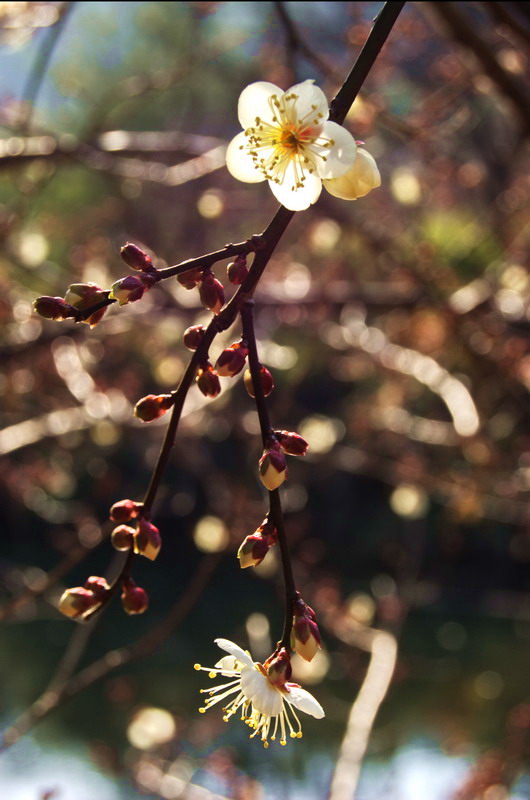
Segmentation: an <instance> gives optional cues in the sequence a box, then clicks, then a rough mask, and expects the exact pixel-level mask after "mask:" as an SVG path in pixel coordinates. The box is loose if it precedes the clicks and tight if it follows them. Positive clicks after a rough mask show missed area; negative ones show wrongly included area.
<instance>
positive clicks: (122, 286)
mask: <svg viewBox="0 0 530 800" xmlns="http://www.w3.org/2000/svg"><path fill="white" fill-rule="evenodd" d="M148 288H149V286H147V285H146V283H145V280H142V278H140V276H137V275H126V276H125V278H120V279H119V280H118V281H115V282H114V283H113V284H112V286H111V287H110V294H109V297H110V298H111V299H112V300H117V301H118V303H119V304H120V306H124V305H125V304H126V303H134V302H135V300H140V298H141V297H143V295H144V293H145V292H146V290H147V289H148Z"/></svg>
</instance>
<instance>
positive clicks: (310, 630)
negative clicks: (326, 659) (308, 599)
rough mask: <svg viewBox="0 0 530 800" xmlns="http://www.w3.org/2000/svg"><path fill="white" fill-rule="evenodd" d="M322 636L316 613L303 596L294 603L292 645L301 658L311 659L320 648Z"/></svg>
mask: <svg viewBox="0 0 530 800" xmlns="http://www.w3.org/2000/svg"><path fill="white" fill-rule="evenodd" d="M320 644H321V638H320V631H319V630H318V625H317V623H316V615H315V612H314V611H313V609H312V608H310V606H308V605H306V603H304V601H303V600H302V598H301V597H300V596H298V599H297V600H296V601H295V603H294V608H293V627H292V630H291V647H292V649H293V650H294V651H295V652H296V653H298V655H299V656H301V658H303V659H305V660H306V661H311V660H312V659H313V658H314V656H315V654H316V653H317V651H318V650H319V648H320Z"/></svg>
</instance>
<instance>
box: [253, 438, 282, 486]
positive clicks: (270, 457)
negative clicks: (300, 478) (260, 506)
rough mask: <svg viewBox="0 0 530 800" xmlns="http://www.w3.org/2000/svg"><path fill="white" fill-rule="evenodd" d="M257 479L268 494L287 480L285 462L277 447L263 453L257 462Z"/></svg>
mask: <svg viewBox="0 0 530 800" xmlns="http://www.w3.org/2000/svg"><path fill="white" fill-rule="evenodd" d="M259 477H260V481H261V482H262V484H263V485H264V486H265V488H266V489H268V490H269V492H272V491H274V489H277V488H278V486H281V485H282V483H283V482H284V480H285V479H286V478H287V462H286V460H285V456H284V454H283V453H282V451H281V450H280V447H279V445H276V446H273V447H269V448H268V449H266V450H264V451H263V455H262V456H261V458H260V461H259Z"/></svg>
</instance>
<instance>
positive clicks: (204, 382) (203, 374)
mask: <svg viewBox="0 0 530 800" xmlns="http://www.w3.org/2000/svg"><path fill="white" fill-rule="evenodd" d="M197 386H198V387H199V389H200V390H201V392H202V393H203V395H204V396H205V397H217V395H218V394H219V392H220V391H221V381H220V380H219V378H218V377H217V374H216V373H215V372H214V369H213V367H212V365H211V364H205V365H204V366H202V367H200V368H199V370H198V372H197Z"/></svg>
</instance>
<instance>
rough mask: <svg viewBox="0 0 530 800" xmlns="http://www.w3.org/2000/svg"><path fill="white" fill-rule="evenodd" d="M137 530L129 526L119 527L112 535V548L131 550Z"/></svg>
mask: <svg viewBox="0 0 530 800" xmlns="http://www.w3.org/2000/svg"><path fill="white" fill-rule="evenodd" d="M135 533H136V529H135V528H130V527H129V526H128V525H118V527H117V528H114V530H113V531H112V533H111V535H110V540H111V542H112V546H113V547H114V549H115V550H130V549H131V547H132V546H133V544H134V535H135Z"/></svg>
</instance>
